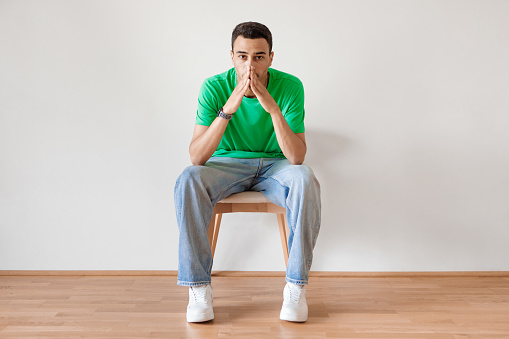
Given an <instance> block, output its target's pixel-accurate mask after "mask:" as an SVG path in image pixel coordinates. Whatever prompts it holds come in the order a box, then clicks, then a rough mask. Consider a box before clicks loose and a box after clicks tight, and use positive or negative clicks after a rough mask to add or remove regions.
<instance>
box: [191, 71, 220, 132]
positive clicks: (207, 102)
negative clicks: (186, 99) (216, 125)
mask: <svg viewBox="0 0 509 339" xmlns="http://www.w3.org/2000/svg"><path fill="white" fill-rule="evenodd" d="M220 108H221V107H220V106H219V104H218V101H217V95H216V93H215V89H214V87H213V86H212V85H211V83H210V82H209V81H207V80H205V81H204V82H203V84H202V85H201V88H200V94H199V95H198V111H197V112H196V124H197V125H204V126H210V125H211V124H212V122H213V121H214V119H215V118H216V117H217V112H218V111H219V109H220Z"/></svg>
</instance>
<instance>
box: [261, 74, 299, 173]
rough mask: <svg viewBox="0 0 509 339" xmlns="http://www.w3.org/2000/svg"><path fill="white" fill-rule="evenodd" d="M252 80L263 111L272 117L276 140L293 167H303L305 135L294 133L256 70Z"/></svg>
mask: <svg viewBox="0 0 509 339" xmlns="http://www.w3.org/2000/svg"><path fill="white" fill-rule="evenodd" d="M251 79H252V80H251V89H252V91H253V93H254V94H255V95H256V97H257V98H258V100H259V101H260V104H261V105H262V107H263V109H264V110H266V111H267V112H268V113H269V114H270V116H271V117H272V123H273V125H274V131H275V132H276V139H277V142H278V144H279V147H280V148H281V151H282V152H283V154H284V155H285V157H286V159H288V161H290V163H291V164H292V165H301V164H302V163H303V162H304V158H305V156H306V150H307V147H306V139H305V136H304V133H294V132H293V131H292V129H291V128H290V126H289V125H288V122H286V120H285V118H284V117H283V114H282V113H281V109H279V106H278V105H277V103H276V101H275V100H274V98H272V96H271V95H270V93H269V92H268V91H267V89H266V88H265V87H264V86H263V85H262V84H261V83H260V81H259V80H258V77H257V76H256V74H255V73H254V68H253V69H252V70H251Z"/></svg>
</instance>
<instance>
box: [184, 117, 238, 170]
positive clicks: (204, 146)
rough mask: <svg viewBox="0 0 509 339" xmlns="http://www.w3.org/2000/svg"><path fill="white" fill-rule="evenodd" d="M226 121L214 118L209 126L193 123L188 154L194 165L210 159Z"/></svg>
mask: <svg viewBox="0 0 509 339" xmlns="http://www.w3.org/2000/svg"><path fill="white" fill-rule="evenodd" d="M228 121H229V120H226V119H223V118H219V117H218V118H216V119H215V120H214V121H213V122H212V124H211V125H210V126H202V125H195V126H194V132H193V139H192V140H191V144H190V145H189V155H190V157H191V163H192V164H193V165H194V166H201V165H203V164H205V163H206V162H207V160H209V159H210V157H211V156H212V154H214V152H215V151H216V149H217V146H219V143H220V142H221V138H222V137H223V134H224V131H225V130H226V126H228Z"/></svg>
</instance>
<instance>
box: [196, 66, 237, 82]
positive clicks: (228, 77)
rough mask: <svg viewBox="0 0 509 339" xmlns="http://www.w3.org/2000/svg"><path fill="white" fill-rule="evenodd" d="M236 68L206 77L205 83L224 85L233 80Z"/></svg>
mask: <svg viewBox="0 0 509 339" xmlns="http://www.w3.org/2000/svg"><path fill="white" fill-rule="evenodd" d="M234 73H235V68H231V69H229V70H227V71H225V72H223V73H219V74H216V75H213V76H211V77H208V78H206V79H205V80H204V81H203V83H204V84H208V85H216V86H222V85H225V84H229V83H231V82H232V80H233V78H234V75H235V74H234Z"/></svg>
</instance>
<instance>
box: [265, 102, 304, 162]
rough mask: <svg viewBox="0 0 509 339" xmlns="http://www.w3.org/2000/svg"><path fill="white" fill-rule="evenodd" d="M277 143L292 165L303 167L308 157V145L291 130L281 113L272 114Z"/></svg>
mask: <svg viewBox="0 0 509 339" xmlns="http://www.w3.org/2000/svg"><path fill="white" fill-rule="evenodd" d="M271 117H272V123H273V125H274V131H275V132H276V138H277V142H278V144H279V147H280V148H281V151H283V154H284V155H285V157H286V158H287V159H288V161H290V163H291V164H292V165H301V164H302V163H303V162H304V158H305V156H306V143H305V142H304V141H303V140H302V139H301V138H299V137H298V136H297V135H296V134H295V133H294V132H293V131H292V129H291V128H290V126H289V125H288V123H287V122H286V120H285V118H284V117H283V114H282V113H281V111H279V110H278V111H277V112H275V113H272V114H271Z"/></svg>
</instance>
